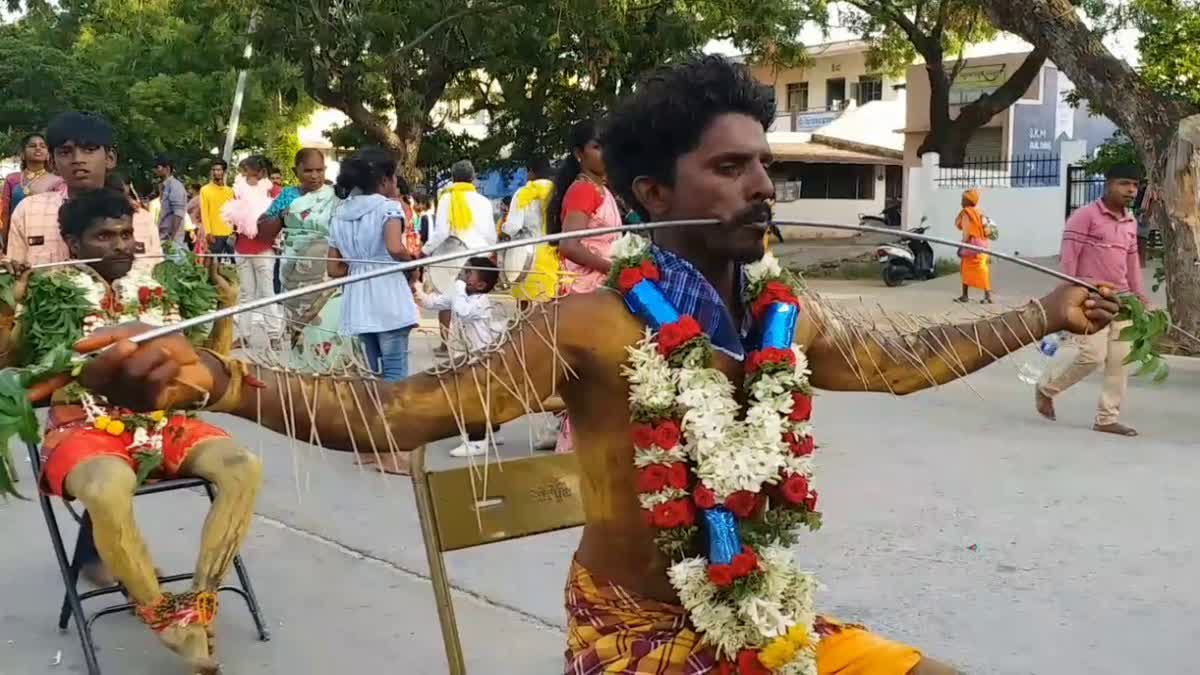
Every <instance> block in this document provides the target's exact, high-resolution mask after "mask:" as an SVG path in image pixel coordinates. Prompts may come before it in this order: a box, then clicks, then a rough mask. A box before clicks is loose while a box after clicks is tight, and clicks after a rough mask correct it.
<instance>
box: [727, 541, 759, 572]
mask: <svg viewBox="0 0 1200 675" xmlns="http://www.w3.org/2000/svg"><path fill="white" fill-rule="evenodd" d="M731 566H732V567H733V573H734V575H735V576H737V577H738V578H739V579H740V578H741V577H744V576H747V575H748V574H750V573H751V572H753V571H754V570H756V569H758V556H756V555H754V551H753V549H751V548H750V547H749V546H743V547H742V552H741V553H739V554H737V555H735V556H733V562H732V563H731Z"/></svg>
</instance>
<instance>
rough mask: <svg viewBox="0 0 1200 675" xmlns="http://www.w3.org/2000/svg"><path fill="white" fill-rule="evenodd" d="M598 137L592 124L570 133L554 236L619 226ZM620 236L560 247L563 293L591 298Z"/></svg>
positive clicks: (552, 212) (552, 215)
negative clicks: (607, 185)
mask: <svg viewBox="0 0 1200 675" xmlns="http://www.w3.org/2000/svg"><path fill="white" fill-rule="evenodd" d="M596 136H597V134H596V126H595V124H594V123H593V122H590V121H585V122H579V123H578V124H576V125H575V126H574V127H572V128H571V154H570V155H569V156H568V157H567V159H566V160H565V161H564V162H563V165H562V168H561V169H559V172H558V176H557V177H555V179H554V197H553V199H551V201H550V208H549V221H550V222H549V224H548V227H547V228H546V231H547V232H549V233H550V234H558V233H559V232H575V231H578V230H595V229H599V228H605V227H617V226H619V225H620V224H621V213H620V211H619V210H618V209H617V200H616V199H615V198H614V197H613V194H612V192H611V191H610V190H609V189H608V188H607V187H605V184H604V183H605V180H604V179H605V173H604V157H603V156H602V155H601V148H600V142H599V141H598V140H596ZM617 236H618V235H616V234H601V235H597V236H594V237H585V238H583V239H572V240H569V241H564V242H561V243H560V244H559V245H558V254H559V257H561V258H562V274H563V290H564V292H566V293H591V292H592V291H594V290H596V289H597V288H599V287H600V286H601V285H603V284H604V280H605V279H606V278H608V270H609V268H611V267H612V261H611V260H610V254H609V251H610V249H611V248H612V244H613V242H614V241H616V240H617Z"/></svg>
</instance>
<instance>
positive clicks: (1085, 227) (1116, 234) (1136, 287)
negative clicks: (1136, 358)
mask: <svg viewBox="0 0 1200 675" xmlns="http://www.w3.org/2000/svg"><path fill="white" fill-rule="evenodd" d="M1104 177H1105V182H1104V196H1103V197H1101V198H1100V199H1097V200H1096V201H1094V202H1092V203H1091V204H1088V205H1087V206H1085V207H1083V208H1081V209H1079V210H1077V211H1076V212H1075V213H1073V214H1071V217H1070V218H1068V219H1067V225H1066V228H1065V230H1064V231H1063V241H1062V263H1061V264H1062V271H1063V272H1065V273H1067V274H1070V275H1072V276H1076V277H1079V278H1081V279H1083V280H1085V281H1089V282H1091V283H1094V284H1097V285H1099V284H1103V285H1106V286H1111V287H1112V288H1113V290H1115V291H1117V292H1118V293H1133V294H1134V295H1136V296H1138V297H1139V298H1141V300H1142V302H1143V303H1146V304H1147V305H1148V304H1149V301H1148V300H1147V298H1146V291H1145V288H1144V287H1143V284H1142V266H1141V262H1140V261H1139V259H1138V242H1137V221H1136V220H1135V219H1134V217H1133V213H1132V212H1131V211H1130V210H1129V207H1130V206H1131V205H1132V204H1133V200H1134V199H1135V198H1136V197H1137V192H1138V182H1139V180H1140V178H1141V173H1140V172H1139V171H1138V169H1137V168H1136V167H1133V166H1129V165H1120V166H1115V167H1113V168H1112V169H1110V170H1109V171H1108V173H1107V174H1106V175H1105V176H1104ZM1128 325H1129V323H1128V322H1124V321H1121V322H1118V321H1113V322H1112V323H1111V324H1109V326H1108V327H1107V328H1105V329H1103V330H1101V331H1100V332H1098V333H1096V334H1094V335H1079V336H1073V339H1074V341H1075V344H1076V345H1077V346H1078V348H1079V351H1078V353H1077V354H1076V355H1075V357H1074V359H1072V360H1070V361H1062V362H1060V363H1058V364H1056V367H1055V368H1052V369H1051V370H1050V371H1049V372H1047V373H1046V375H1045V376H1044V377H1043V378H1042V381H1041V382H1039V383H1038V385H1037V387H1036V388H1035V400H1036V405H1037V411H1038V412H1039V413H1040V414H1041V415H1042V416H1043V417H1045V418H1046V419H1050V420H1053V419H1055V413H1054V397H1055V396H1058V395H1059V394H1061V393H1062V392H1063V391H1066V390H1067V389H1069V388H1070V387H1072V386H1073V385H1075V384H1076V383H1077V382H1079V381H1080V380H1082V379H1083V378H1085V377H1087V376H1088V375H1089V374H1091V373H1092V371H1094V370H1096V369H1097V368H1099V367H1100V366H1103V367H1104V385H1103V389H1102V390H1101V393H1100V404H1099V407H1098V410H1097V413H1096V424H1095V426H1093V427H1092V428H1093V429H1095V430H1096V431H1101V432H1104V433H1109V434H1117V435H1119V436H1136V435H1137V431H1135V430H1134V429H1133V428H1132V427H1128V426H1126V425H1124V424H1121V423H1120V422H1118V421H1117V418H1118V416H1119V415H1120V413H1121V400H1122V399H1123V398H1125V383H1126V380H1127V379H1128V377H1129V374H1128V372H1127V370H1126V366H1125V363H1124V361H1125V357H1126V356H1128V355H1129V343H1128V342H1123V341H1121V340H1120V339H1119V336H1120V334H1121V330H1122V329H1123V328H1125V326H1128Z"/></svg>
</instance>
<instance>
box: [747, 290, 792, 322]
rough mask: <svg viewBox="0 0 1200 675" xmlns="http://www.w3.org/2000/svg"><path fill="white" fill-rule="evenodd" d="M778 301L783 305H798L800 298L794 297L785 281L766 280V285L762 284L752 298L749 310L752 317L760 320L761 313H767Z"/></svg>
mask: <svg viewBox="0 0 1200 675" xmlns="http://www.w3.org/2000/svg"><path fill="white" fill-rule="evenodd" d="M777 302H780V303H783V304H785V305H796V306H799V305H800V300H799V299H797V298H796V294H795V293H792V289H791V288H790V287H789V286H788V285H787V284H785V283H782V282H779V281H768V282H767V285H766V286H763V290H762V293H759V295H758V297H757V298H755V299H754V304H753V305H751V306H750V311H751V312H753V313H754V318H755V319H756V320H759V321H761V320H762V318H763V315H764V314H766V313H767V310H768V309H770V307H771V305H773V304H775V303H777Z"/></svg>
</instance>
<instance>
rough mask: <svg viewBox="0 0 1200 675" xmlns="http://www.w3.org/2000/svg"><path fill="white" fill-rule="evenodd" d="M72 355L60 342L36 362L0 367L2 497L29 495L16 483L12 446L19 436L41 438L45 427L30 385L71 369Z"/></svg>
mask: <svg viewBox="0 0 1200 675" xmlns="http://www.w3.org/2000/svg"><path fill="white" fill-rule="evenodd" d="M72 356H73V352H72V351H71V349H70V347H68V346H67V345H65V344H60V345H58V346H56V347H54V348H53V349H51V350H50V351H48V352H47V353H46V354H44V355H43V357H42V359H41V360H40V361H38V362H37V363H36V364H34V365H32V366H27V367H25V368H5V369H4V370H0V498H7V497H9V496H12V497H16V498H18V499H24V498H25V497H24V496H22V495H21V493H20V492H18V491H17V487H16V480H15V476H14V470H15V465H14V464H13V462H12V457H11V455H10V454H9V447H8V446H9V443H10V441H11V440H12V438H13V437H14V436H16V437H18V438H20V439H21V440H22V441H23V442H25V443H37V442H38V441H39V440H41V430H40V428H39V427H38V421H37V416H36V415H34V413H33V403H32V402H30V400H29V395H28V389H29V388H30V387H31V386H33V385H35V384H37V383H39V382H42V381H44V380H47V379H49V378H51V377H54V376H55V375H58V374H59V373H65V372H67V371H69V370H71V368H72Z"/></svg>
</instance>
